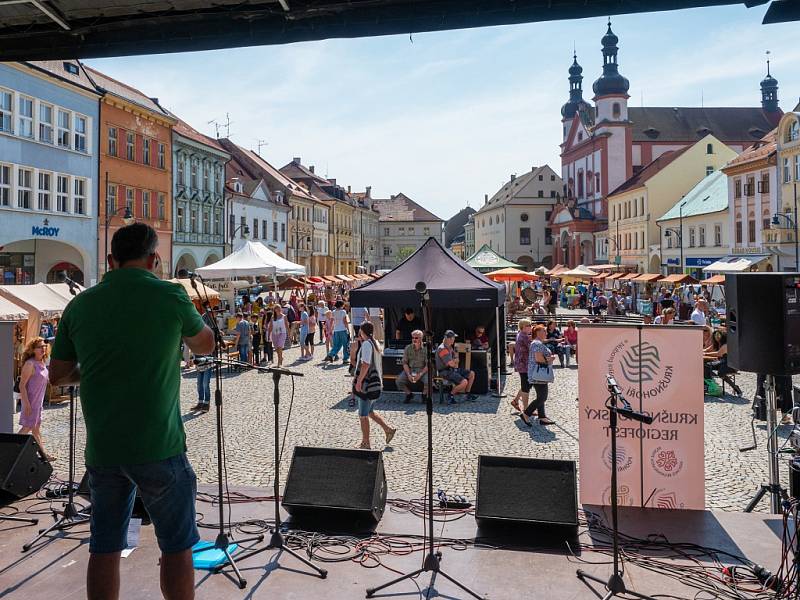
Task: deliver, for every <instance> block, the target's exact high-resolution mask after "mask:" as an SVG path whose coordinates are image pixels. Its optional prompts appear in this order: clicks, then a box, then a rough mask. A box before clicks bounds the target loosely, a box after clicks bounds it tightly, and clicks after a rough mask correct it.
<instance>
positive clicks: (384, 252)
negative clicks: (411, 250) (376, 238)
mask: <svg viewBox="0 0 800 600" xmlns="http://www.w3.org/2000/svg"><path fill="white" fill-rule="evenodd" d="M383 255H384V256H389V246H384V247H383Z"/></svg>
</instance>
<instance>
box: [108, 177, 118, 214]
mask: <svg viewBox="0 0 800 600" xmlns="http://www.w3.org/2000/svg"><path fill="white" fill-rule="evenodd" d="M115 212H117V184H115V183H109V184H108V189H106V215H113V214H114V213H115Z"/></svg>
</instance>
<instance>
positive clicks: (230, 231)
mask: <svg viewBox="0 0 800 600" xmlns="http://www.w3.org/2000/svg"><path fill="white" fill-rule="evenodd" d="M235 229H236V217H235V216H233V215H230V216H229V219H228V235H229V236H230V238H231V239H233V231H234V230H235Z"/></svg>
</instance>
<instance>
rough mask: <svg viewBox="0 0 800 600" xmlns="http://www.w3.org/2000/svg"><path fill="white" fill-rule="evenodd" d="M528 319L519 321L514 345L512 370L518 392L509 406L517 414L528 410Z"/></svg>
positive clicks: (529, 386) (529, 332) (529, 326)
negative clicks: (516, 374)
mask: <svg viewBox="0 0 800 600" xmlns="http://www.w3.org/2000/svg"><path fill="white" fill-rule="evenodd" d="M531 341H532V340H531V322H530V319H520V320H519V332H517V339H516V342H515V343H514V370H515V371H516V372H517V373H518V374H519V392H517V395H516V396H515V397H514V399H513V400H512V401H511V406H512V407H513V408H514V409H516V410H517V411H519V412H523V411H524V410H525V409H526V408H528V394H529V392H530V391H531V384H530V382H529V381H528V353H529V352H530V349H531Z"/></svg>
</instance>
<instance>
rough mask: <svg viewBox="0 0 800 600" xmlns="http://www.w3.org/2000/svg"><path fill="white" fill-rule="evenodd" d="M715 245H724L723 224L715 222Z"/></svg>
mask: <svg viewBox="0 0 800 600" xmlns="http://www.w3.org/2000/svg"><path fill="white" fill-rule="evenodd" d="M714 245H715V246H722V225H720V224H719V223H716V224H714Z"/></svg>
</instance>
